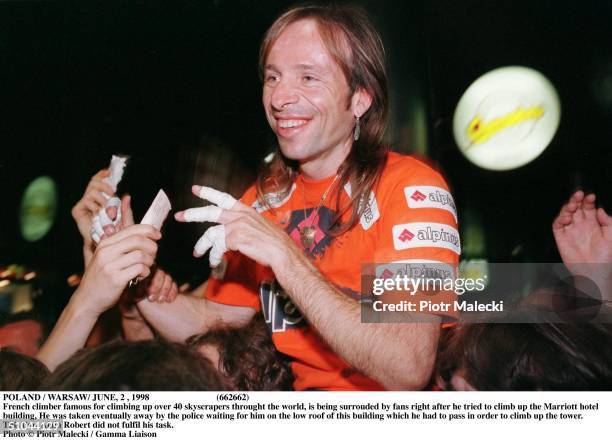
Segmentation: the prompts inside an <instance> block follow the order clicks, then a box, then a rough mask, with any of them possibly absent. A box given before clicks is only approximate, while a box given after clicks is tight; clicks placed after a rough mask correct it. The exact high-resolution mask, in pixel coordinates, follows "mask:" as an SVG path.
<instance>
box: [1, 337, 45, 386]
mask: <svg viewBox="0 0 612 440" xmlns="http://www.w3.org/2000/svg"><path fill="white" fill-rule="evenodd" d="M48 375H49V370H48V369H47V367H45V365H44V364H43V363H42V362H40V361H39V360H37V359H34V358H33V357H30V356H27V355H25V354H22V353H18V352H15V351H13V350H11V349H9V348H0V391H34V390H36V389H38V387H39V385H40V384H41V382H42V381H43V380H44V379H45V378H46V377H47V376H48Z"/></svg>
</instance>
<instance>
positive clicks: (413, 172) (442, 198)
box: [376, 153, 457, 223]
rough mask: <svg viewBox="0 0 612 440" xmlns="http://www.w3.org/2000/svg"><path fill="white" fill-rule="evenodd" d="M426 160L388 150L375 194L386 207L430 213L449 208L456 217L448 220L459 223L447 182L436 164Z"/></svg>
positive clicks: (448, 211)
mask: <svg viewBox="0 0 612 440" xmlns="http://www.w3.org/2000/svg"><path fill="white" fill-rule="evenodd" d="M426 160H427V159H419V158H416V157H413V156H405V155H401V154H398V153H389V157H388V159H387V164H386V166H385V169H384V171H383V174H382V176H381V178H380V182H379V185H378V188H377V191H376V197H377V198H378V199H379V201H380V203H381V204H382V207H384V208H386V209H389V208H391V209H394V208H400V207H401V208H402V209H405V208H408V209H409V211H411V212H413V213H415V214H416V213H421V214H426V215H427V216H430V215H431V214H435V213H436V212H440V211H446V212H447V215H448V213H450V214H451V216H452V218H453V220H454V222H453V221H452V220H450V219H449V221H450V222H451V223H456V222H457V207H456V205H455V202H454V199H453V196H452V194H451V192H450V190H449V187H448V184H447V183H446V180H445V179H444V177H443V176H442V173H441V172H440V171H439V170H438V169H436V167H435V165H433V164H429V163H427V162H426ZM428 208H429V209H428ZM431 209H433V211H432V210H431ZM418 217H420V214H419V215H418ZM434 217H437V215H434Z"/></svg>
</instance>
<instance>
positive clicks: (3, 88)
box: [0, 0, 612, 295]
mask: <svg viewBox="0 0 612 440" xmlns="http://www.w3.org/2000/svg"><path fill="white" fill-rule="evenodd" d="M292 3H293V2H284V1H253V0H250V1H247V0H236V1H227V0H215V1H172V2H170V1H167V2H158V1H120V2H119V1H117V2H112V1H104V2H92V1H78V2H77V1H75V2H34V1H16V2H0V99H1V100H0V104H1V105H0V108H1V109H2V110H1V112H2V114H1V115H0V148H1V154H0V183H1V188H2V203H1V205H0V206H2V208H1V209H2V215H0V264H10V263H21V264H25V265H26V266H28V267H31V268H34V269H36V270H37V271H38V272H39V273H41V274H45V277H43V279H46V280H54V281H53V283H52V284H53V287H52V290H54V291H55V294H56V295H62V293H61V292H64V294H65V293H66V292H67V287H66V286H65V280H66V277H67V276H68V275H69V274H71V273H74V272H79V271H81V270H82V262H81V244H80V240H79V236H78V233H77V231H76V228H75V227H74V224H73V222H72V219H71V217H70V208H71V207H72V206H73V205H74V203H76V201H77V200H78V199H79V198H80V197H81V195H82V193H83V190H84V188H85V186H86V184H87V182H88V180H89V178H90V177H91V175H93V174H94V173H95V172H96V171H97V170H99V169H101V168H103V167H106V166H107V165H108V163H109V160H110V156H111V154H113V153H124V154H128V155H129V156H130V161H129V165H128V168H127V171H126V175H125V177H124V180H123V182H122V183H121V185H120V191H121V192H123V191H127V192H129V193H130V194H131V195H132V199H133V205H134V209H135V213H136V217H137V218H140V216H142V215H143V214H144V211H145V210H146V208H147V207H148V205H149V204H150V202H151V201H152V199H153V197H154V195H155V193H156V192H157V190H158V189H159V188H164V189H165V190H166V192H167V193H168V194H169V195H170V197H171V199H172V201H173V204H174V208H175V209H177V210H178V209H183V208H185V207H188V206H193V205H196V204H197V200H196V199H195V198H193V197H192V196H190V195H189V187H190V185H191V184H192V183H193V181H194V180H197V181H201V180H202V179H206V178H207V175H206V170H210V169H211V166H210V164H208V165H206V164H202V162H201V160H200V159H201V156H202V155H203V154H206V153H207V152H209V151H211V149H212V150H215V149H216V151H225V150H227V151H230V152H231V153H230V154H229V156H228V157H229V158H226V159H227V160H225V161H220V162H218V163H217V162H215V163H213V166H212V168H213V171H214V172H217V173H219V172H221V174H223V170H225V173H226V174H225V176H226V177H225V179H226V180H227V178H231V176H232V175H233V176H234V177H236V176H238V177H242V176H247V177H248V178H252V176H253V175H254V173H255V172H256V170H257V165H258V163H259V162H260V161H261V159H262V158H263V157H264V155H265V154H266V152H267V151H268V150H269V147H270V146H271V145H272V142H273V137H272V136H271V132H270V130H269V128H268V127H267V124H266V121H265V118H264V114H263V111H262V109H261V104H260V94H261V90H260V89H261V87H260V83H259V79H258V74H257V68H256V66H257V55H258V47H259V42H260V40H261V37H262V35H263V33H264V32H265V30H266V28H267V27H268V26H269V25H270V24H271V23H272V21H273V20H274V18H275V17H276V16H277V15H278V13H279V12H281V11H282V10H283V9H285V8H286V7H288V6H290V5H291V4H292ZM357 3H358V4H361V5H362V6H364V7H365V8H366V9H367V10H368V11H369V12H370V13H371V15H372V16H373V18H374V21H375V23H376V25H377V27H378V28H379V30H380V31H381V34H382V35H383V40H384V41H385V44H386V47H387V51H388V65H389V74H390V79H391V90H390V91H391V102H392V113H391V115H392V116H391V120H390V125H389V130H388V139H389V142H391V143H392V144H393V145H394V147H395V148H396V149H397V150H400V151H404V152H411V151H414V152H418V153H419V154H422V155H427V156H429V157H431V158H432V159H433V160H435V161H437V162H438V163H439V164H440V166H441V167H442V169H443V170H444V171H445V173H446V176H447V178H448V181H449V184H450V185H451V186H452V189H453V192H454V194H455V199H456V201H457V204H458V207H459V211H460V224H461V227H462V233H463V237H462V238H463V242H464V249H465V250H466V254H465V256H466V257H469V258H475V257H486V258H488V259H489V260H490V261H557V260H558V259H559V257H558V255H557V253H556V250H555V248H554V242H553V240H552V235H551V233H550V225H551V222H552V219H553V218H554V216H555V215H556V213H557V212H558V210H559V208H560V207H561V205H562V203H563V202H564V200H565V199H567V197H568V196H569V195H570V192H571V190H572V189H574V188H576V187H577V186H582V187H583V188H585V189H588V190H592V191H595V192H596V193H597V195H598V199H599V200H600V201H601V202H602V203H604V204H605V206H607V207H608V211H609V212H610V210H611V209H612V194H611V191H610V188H611V183H612V179H611V177H610V174H611V173H610V170H609V168H610V164H611V163H612V155H611V153H610V147H611V143H610V138H611V135H612V124H611V122H612V119H611V117H612V47H611V44H612V43H611V42H612V30H610V29H611V28H612V26H610V25H609V22H610V20H611V19H612V2H610V1H604V0H601V1H595V0H592V1H583V2H569V1H568V2H566V1H547V0H545V1H533V0H531V1H526V0H520V1H518V0H514V1H501V0H498V1H493V0H488V1H487V0H479V1H476V0H464V1H459V0H429V1H412V2H410V1H398V2H394V1H378V2H374V1H360V2H357ZM506 65H524V66H528V67H532V68H535V69H537V70H539V71H540V72H542V73H543V74H544V75H545V76H547V77H548V78H549V79H550V80H551V81H552V82H553V84H554V85H555V87H556V88H557V90H558V92H559V94H560V98H561V103H562V115H561V125H560V128H559V131H558V133H557V135H556V136H555V138H554V139H553V142H552V143H551V145H550V146H549V148H548V149H547V150H546V151H545V152H544V153H543V154H542V155H541V156H540V157H539V158H538V159H536V160H535V161H534V162H532V163H531V164H529V165H527V166H524V167H522V168H520V169H518V170H514V171H508V172H491V171H485V170H482V169H479V168H477V167H476V166H474V165H472V164H470V163H469V162H468V161H467V160H466V159H464V158H463V156H462V155H461V153H460V152H459V150H458V149H457V147H456V145H455V143H454V141H453V139H452V135H451V131H452V117H453V111H454V108H455V106H456V104H457V102H458V100H459V98H460V97H461V95H462V94H463V92H464V91H465V89H466V88H467V87H468V86H469V85H470V84H471V83H472V82H473V81H474V80H475V79H476V78H477V77H478V76H480V75H482V74H484V73H486V72H487V71H489V70H491V69H494V68H496V67H501V66H506ZM39 175H50V176H52V177H53V178H54V179H55V180H56V182H57V184H58V189H59V197H60V198H59V205H58V212H57V215H56V222H55V225H54V227H53V228H52V230H51V231H50V232H49V233H48V234H47V236H46V237H44V238H43V239H42V240H40V241H38V242H35V243H28V242H26V241H24V240H23V239H22V238H21V235H20V231H19V224H18V212H19V204H20V198H21V196H22V194H23V191H24V189H25V187H26V185H27V184H28V183H29V182H30V181H31V180H32V179H34V178H35V177H37V176H39ZM228 175H229V177H228ZM466 229H469V230H470V232H469V233H466ZM201 231H202V226H200V225H181V226H178V225H176V224H175V222H174V221H173V220H169V221H168V222H167V225H166V226H165V228H164V236H165V237H164V240H163V241H162V244H161V248H160V253H159V262H160V264H161V265H162V266H163V267H165V268H167V269H168V270H169V271H170V272H171V273H173V274H174V275H175V276H176V277H177V278H178V279H179V280H186V279H189V278H190V277H193V276H194V274H196V275H199V276H201V277H203V276H205V275H206V273H207V271H208V269H207V267H206V266H207V264H206V262H205V260H194V259H193V258H192V257H191V249H192V247H193V244H194V243H195V241H196V240H197V237H198V236H199V234H200V233H201Z"/></svg>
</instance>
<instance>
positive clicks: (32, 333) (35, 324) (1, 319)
mask: <svg viewBox="0 0 612 440" xmlns="http://www.w3.org/2000/svg"><path fill="white" fill-rule="evenodd" d="M44 338H45V326H44V324H43V323H42V321H41V320H40V319H39V318H38V317H37V316H36V314H34V313H32V312H22V313H16V314H13V315H7V314H3V313H0V348H2V347H7V348H10V349H12V350H14V351H16V352H18V353H22V354H25V355H27V356H34V355H35V354H36V353H37V352H38V350H39V349H40V347H41V345H42V343H43V341H44Z"/></svg>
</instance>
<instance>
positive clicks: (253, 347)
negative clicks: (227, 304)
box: [187, 314, 294, 391]
mask: <svg viewBox="0 0 612 440" xmlns="http://www.w3.org/2000/svg"><path fill="white" fill-rule="evenodd" d="M187 343H188V344H189V345H190V346H192V347H195V348H196V349H197V350H199V351H200V353H202V354H203V355H204V356H205V357H207V358H208V359H210V361H211V362H212V363H213V364H214V365H216V366H217V368H218V370H219V372H220V373H221V374H223V375H224V376H225V377H226V378H227V381H228V382H229V384H230V385H231V386H232V388H233V389H235V390H241V391H288V390H291V389H292V384H293V380H294V377H293V373H292V372H291V367H290V362H289V360H288V358H287V357H286V356H284V355H283V354H282V353H280V352H278V351H277V350H276V348H275V347H274V343H273V342H272V338H271V337H270V334H269V333H268V329H267V327H266V324H265V322H264V320H263V317H262V316H261V314H256V315H255V317H254V318H253V319H252V320H251V322H250V323H249V324H248V325H247V326H246V327H242V328H238V329H235V328H219V329H216V330H212V331H209V332H208V333H205V334H203V335H198V336H193V337H191V338H190V339H189V340H188V341H187Z"/></svg>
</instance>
